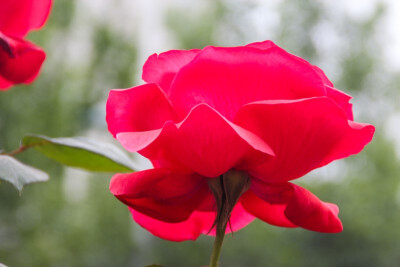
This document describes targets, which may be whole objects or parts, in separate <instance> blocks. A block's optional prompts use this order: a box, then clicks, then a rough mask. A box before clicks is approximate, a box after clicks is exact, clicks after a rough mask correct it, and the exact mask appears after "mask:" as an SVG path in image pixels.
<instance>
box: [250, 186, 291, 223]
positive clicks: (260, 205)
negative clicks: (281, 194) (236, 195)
mask: <svg viewBox="0 0 400 267" xmlns="http://www.w3.org/2000/svg"><path fill="white" fill-rule="evenodd" d="M242 204H243V207H244V209H245V210H247V212H249V213H250V214H253V215H254V216H256V217H257V218H259V219H260V220H263V221H264V222H266V223H269V224H272V225H275V226H280V227H297V225H295V224H293V223H292V222H290V221H289V220H288V219H287V218H286V216H285V214H284V211H285V209H286V204H277V203H274V204H271V203H268V202H266V201H264V200H262V199H261V198H259V197H258V196H257V195H256V194H254V193H253V192H252V191H251V190H249V191H247V192H246V193H245V194H244V195H243V197H242Z"/></svg>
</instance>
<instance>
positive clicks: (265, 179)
mask: <svg viewBox="0 0 400 267" xmlns="http://www.w3.org/2000/svg"><path fill="white" fill-rule="evenodd" d="M143 79H144V81H146V82H147V84H144V85H140V86H136V87H133V88H130V89H126V90H112V91H111V92H110V95H109V98H108V102H107V123H108V128H109V131H110V132H111V133H112V134H113V135H114V137H116V139H117V140H118V141H119V142H120V143H121V144H122V145H123V146H124V147H125V148H126V149H127V150H129V151H132V152H136V151H137V152H139V153H140V154H141V155H143V156H145V157H147V158H148V159H150V160H151V161H152V163H153V165H154V167H155V168H154V169H151V170H145V171H141V172H136V173H131V174H117V175H115V176H114V177H113V179H112V181H111V184H110V190H111V192H112V193H113V194H114V195H115V196H116V197H117V198H118V199H119V200H121V201H122V202H124V203H125V204H126V205H128V206H129V208H130V211H131V213H132V215H133V218H134V220H135V221H136V222H138V223H139V224H140V225H141V226H142V227H144V228H146V229H147V230H149V231H150V232H151V233H153V234H154V235H156V236H159V237H161V238H164V239H168V240H173V241H181V240H187V239H196V238H197V237H198V236H199V235H200V234H207V233H208V232H209V230H210V229H211V228H212V226H213V223H214V220H215V218H216V211H217V209H218V210H219V209H220V208H221V205H222V204H221V201H220V198H221V197H223V198H225V201H226V203H231V204H230V205H231V206H232V207H231V210H230V211H229V210H228V212H231V214H230V215H231V216H230V224H228V225H230V226H228V227H227V232H229V231H230V230H232V231H236V230H238V229H240V228H242V227H244V226H245V225H247V224H248V223H250V222H251V221H252V220H253V219H254V217H257V218H259V219H261V220H263V221H265V222H267V223H269V224H272V225H276V226H283V227H298V226H299V227H303V228H305V229H308V230H313V231H318V232H326V233H335V232H340V231H342V224H341V222H340V220H339V218H338V217H337V215H338V212H339V209H338V207H337V206H336V205H335V204H331V203H326V202H322V201H320V200H319V199H318V198H317V197H316V196H315V195H313V194H312V193H310V192H309V191H307V190H306V189H304V188H302V187H300V186H297V185H295V184H293V183H290V182H289V181H290V180H293V179H296V178H299V177H301V176H303V175H305V174H306V173H308V172H310V171H311V170H313V169H315V168H318V167H321V166H324V165H326V164H328V163H330V162H331V161H333V160H336V159H341V158H345V157H347V156H350V155H353V154H356V153H358V152H360V151H361V150H362V149H363V147H364V146H365V145H366V144H367V143H369V142H370V141H371V139H372V136H373V133H374V127H373V126H372V125H368V124H362V123H357V122H354V121H353V114H352V106H351V104H350V103H349V100H350V98H351V97H350V96H349V95H347V94H345V93H343V92H341V91H339V90H337V89H335V88H334V87H333V84H332V83H331V82H330V81H329V80H328V78H327V77H326V76H325V74H324V73H323V72H322V70H320V69H319V68H318V67H315V66H313V65H311V64H310V63H308V62H307V61H305V60H304V59H301V58H299V57H296V56H294V55H292V54H289V53H287V52H286V51H284V50H283V49H281V48H279V47H278V46H276V45H275V44H274V43H272V42H270V41H265V42H260V43H252V44H249V45H247V46H243V47H206V48H204V49H203V50H189V51H182V50H171V51H168V52H165V53H162V54H160V55H156V54H154V55H152V56H150V57H149V59H148V60H147V62H146V63H145V65H144V67H143ZM232 177H233V178H232ZM235 177H236V178H235ZM241 177H242V178H241ZM243 177H244V178H243ZM216 200H217V201H216ZM232 208H233V210H232ZM211 234H212V232H211Z"/></svg>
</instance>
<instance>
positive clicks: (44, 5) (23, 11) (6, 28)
mask: <svg viewBox="0 0 400 267" xmlns="http://www.w3.org/2000/svg"><path fill="white" fill-rule="evenodd" d="M51 4H52V1H51V0H40V1H37V0H36V1H35V0H5V1H1V4H0V5H1V8H0V31H2V32H3V33H4V34H6V35H10V36H13V37H24V36H25V35H26V34H27V33H28V31H29V30H32V29H38V28H40V27H41V26H42V25H43V24H44V23H45V21H46V19H47V16H48V15H49V12H50V7H51Z"/></svg>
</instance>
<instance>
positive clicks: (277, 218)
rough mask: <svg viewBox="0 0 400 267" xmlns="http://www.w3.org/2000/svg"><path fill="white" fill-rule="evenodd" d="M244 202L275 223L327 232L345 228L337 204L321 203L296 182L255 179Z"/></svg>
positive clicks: (266, 219)
mask: <svg viewBox="0 0 400 267" xmlns="http://www.w3.org/2000/svg"><path fill="white" fill-rule="evenodd" d="M242 203H243V206H244V208H245V209H246V210H247V211H248V212H250V213H251V214H253V215H254V216H256V217H258V218H259V219H261V220H263V221H265V222H267V223H269V224H272V225H276V226H282V227H296V226H300V227H302V228H305V229H308V230H311V231H317V232H324V233H338V232H341V231H342V230H343V227H342V223H341V222H340V219H339V218H338V216H337V215H338V213H339V209H338V207H337V206H336V205H335V204H332V203H326V202H322V201H320V200H319V199H318V198H317V197H316V196H315V195H313V194H312V193H310V192H309V191H307V190H306V189H304V188H302V187H300V186H297V185H295V184H291V183H283V184H266V183H262V182H260V181H257V179H253V180H252V188H251V190H249V191H248V192H247V193H246V194H245V195H243V200H242Z"/></svg>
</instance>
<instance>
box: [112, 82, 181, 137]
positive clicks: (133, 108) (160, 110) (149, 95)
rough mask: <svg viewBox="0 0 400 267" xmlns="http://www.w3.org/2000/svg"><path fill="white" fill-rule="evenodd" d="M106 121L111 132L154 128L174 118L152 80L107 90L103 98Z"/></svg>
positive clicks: (169, 106) (167, 102)
mask: <svg viewBox="0 0 400 267" xmlns="http://www.w3.org/2000/svg"><path fill="white" fill-rule="evenodd" d="M106 110H107V116H106V120H107V124H108V129H109V131H110V132H111V133H112V134H113V135H114V137H115V136H116V135H117V133H121V132H136V131H149V130H157V129H160V128H162V127H163V125H164V124H165V122H166V121H168V120H172V121H173V120H175V112H174V110H173V107H172V106H171V103H170V102H169V100H168V98H167V97H166V95H165V93H164V92H163V91H161V89H160V88H159V87H158V86H157V85H156V84H144V85H139V86H136V87H133V88H130V89H125V90H118V89H116V90H111V91H110V93H109V96H108V100H107V107H106Z"/></svg>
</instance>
